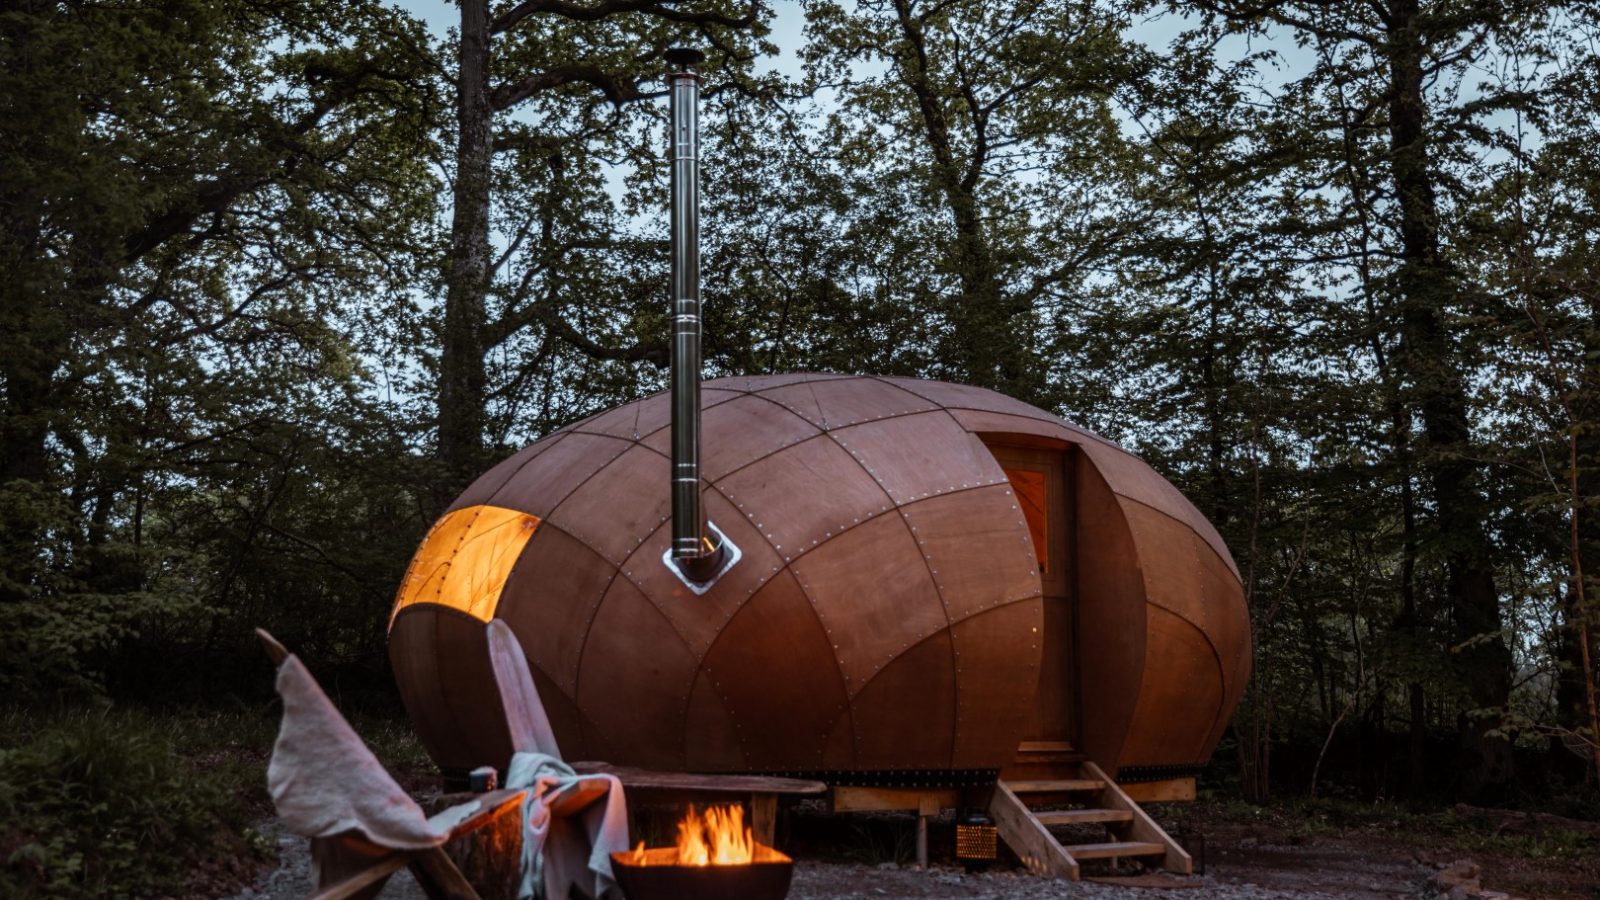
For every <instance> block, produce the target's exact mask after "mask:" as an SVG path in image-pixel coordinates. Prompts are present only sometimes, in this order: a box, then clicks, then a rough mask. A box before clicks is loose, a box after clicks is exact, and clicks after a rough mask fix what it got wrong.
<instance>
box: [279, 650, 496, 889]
mask: <svg viewBox="0 0 1600 900" xmlns="http://www.w3.org/2000/svg"><path fill="white" fill-rule="evenodd" d="M256 635H257V637H259V638H260V639H261V643H262V645H263V646H264V647H265V648H266V651H267V655H268V656H270V657H271V658H272V661H273V663H274V665H276V666H277V668H278V690H279V693H280V694H283V695H284V698H285V706H284V719H285V727H286V728H287V727H288V726H289V724H290V723H289V717H290V716H291V715H296V714H299V713H297V712H296V710H300V709H303V708H304V704H305V703H306V702H310V703H313V704H315V703H316V702H318V701H320V702H321V703H325V704H327V709H326V710H316V711H315V713H314V714H316V715H321V716H323V717H324V721H322V722H320V723H319V724H320V725H321V726H324V727H327V728H331V729H335V730H337V729H340V728H343V729H346V730H349V736H350V738H351V739H353V740H354V741H355V744H354V745H351V744H348V743H347V742H345V741H340V742H337V743H339V745H340V746H343V747H351V746H354V747H358V748H359V751H360V752H355V751H348V752H346V754H345V756H346V758H345V759H342V760H340V761H339V765H340V766H345V765H347V766H348V767H349V768H348V771H349V772H350V773H351V784H350V788H349V789H350V790H353V791H364V792H368V793H376V794H378V795H379V799H380V800H381V802H382V803H383V804H386V805H387V811H388V812H389V813H390V814H392V815H395V816H397V817H399V818H402V819H404V818H411V819H414V820H415V821H416V822H425V823H427V824H426V827H425V828H423V829H421V835H420V839H421V841H425V843H420V845H419V841H418V840H406V841H402V842H400V843H403V844H406V846H392V845H390V843H392V842H385V840H384V839H383V838H381V837H380V838H377V839H374V838H373V837H371V836H369V835H367V834H365V833H363V832H362V831H361V830H359V829H350V830H345V831H341V832H339V833H334V834H316V833H313V834H304V835H303V836H305V837H308V838H310V840H311V855H312V861H313V867H312V871H313V873H314V874H313V878H314V880H315V882H316V884H315V890H314V891H313V892H312V894H311V896H312V897H313V898H316V900H337V898H344V897H373V896H376V895H377V893H378V891H380V890H382V888H383V885H384V883H385V882H387V881H388V880H389V876H391V875H393V874H394V873H395V872H397V871H399V870H400V868H401V867H402V866H405V867H409V868H410V869H411V872H412V874H413V875H414V876H415V877H416V879H417V882H418V883H419V884H421V885H422V887H423V889H424V890H425V891H426V892H427V893H428V895H429V896H430V897H435V898H447V900H480V898H479V896H478V892H477V891H476V890H474V889H473V887H472V885H471V884H469V883H468V882H467V879H466V878H465V876H463V875H462V874H461V870H460V869H459V868H457V866H456V864H455V863H454V862H453V861H452V860H451V859H450V857H449V856H448V855H447V854H446V853H445V851H444V845H445V844H446V843H448V842H450V841H454V840H457V839H460V838H462V837H464V836H466V835H469V834H471V833H473V832H475V831H477V830H478V829H480V828H483V827H484V826H486V825H488V824H490V823H491V822H493V821H495V820H496V819H497V818H499V817H500V816H502V815H507V814H514V813H515V812H516V811H517V810H519V809H520V808H521V806H522V803H523V801H524V799H525V798H526V795H527V792H526V791H491V792H489V793H485V794H481V795H478V796H476V797H475V798H473V799H472V800H470V801H468V802H466V803H462V804H458V805H456V806H453V807H451V808H450V809H447V810H444V811H443V812H440V813H439V814H437V815H435V816H433V817H432V818H431V819H430V818H428V817H426V816H425V815H424V814H423V812H422V808H421V807H419V806H417V805H416V803H415V802H414V801H413V800H411V798H410V797H409V796H408V795H407V794H406V793H405V791H404V790H403V789H402V788H401V787H400V786H399V785H398V784H395V782H394V780H393V779H392V778H390V777H389V776H388V774H387V773H385V772H384V771H383V769H382V766H381V765H378V764H377V760H376V759H375V758H373V757H372V756H371V753H370V751H367V749H366V747H365V746H364V745H362V744H360V739H359V738H356V737H354V734H355V732H354V731H353V730H350V726H349V723H348V722H345V721H344V718H343V716H340V715H339V713H338V711H337V710H335V709H333V705H332V703H330V702H328V700H327V696H326V695H325V694H323V693H322V689H321V688H320V687H319V686H318V685H317V684H316V681H315V680H314V679H312V678H311V676H310V673H308V672H306V671H305V668H304V666H302V665H301V664H300V662H299V660H298V659H296V658H295V657H294V656H293V655H292V654H290V653H289V652H288V651H287V650H285V649H284V647H283V645H282V644H280V643H278V642H277V641H276V640H274V639H273V637H272V635H270V634H268V633H267V632H265V631H262V630H260V629H257V630H256ZM286 688H288V689H289V690H292V691H294V692H295V696H296V703H295V704H294V708H293V709H291V705H290V703H289V696H288V694H287V693H286ZM330 713H331V717H332V718H331V719H330V718H327V717H328V716H329V714H330ZM335 720H336V721H335ZM335 736H336V737H343V736H342V735H337V734H336V735H335ZM283 741H284V732H283V731H280V733H279V743H278V745H277V746H275V747H274V749H273V758H274V762H275V763H281V762H282V761H281V760H279V753H280V751H282V749H283ZM272 771H273V770H272V769H269V773H270V772H272ZM279 774H280V775H281V774H282V773H281V772H280V773H279ZM294 774H295V773H289V775H290V777H288V778H287V779H285V778H281V777H280V779H279V780H278V782H277V783H272V782H273V779H272V777H271V776H270V775H269V784H270V786H271V787H272V788H273V803H274V805H275V806H277V807H278V810H279V815H280V817H283V818H284V819H285V822H286V823H291V822H293V821H296V820H303V819H304V816H303V815H301V814H300V812H301V810H303V808H304V804H306V803H308V802H314V801H313V800H311V799H308V798H307V797H305V796H303V795H304V794H305V792H306V791H308V790H317V789H318V788H317V787H309V786H301V785H299V784H297V783H296V782H297V780H298V779H296V778H294V777H293V776H294ZM314 774H315V775H316V776H317V777H316V778H313V779H310V780H311V781H312V783H313V784H316V785H319V786H325V785H326V784H327V780H326V779H327V776H328V775H329V774H330V773H328V772H319V773H314ZM333 774H334V775H337V774H339V773H333ZM297 791H298V792H299V793H300V794H301V795H302V796H295V793H296V792H297ZM286 807H287V808H286ZM290 827H291V830H294V826H293V824H290Z"/></svg>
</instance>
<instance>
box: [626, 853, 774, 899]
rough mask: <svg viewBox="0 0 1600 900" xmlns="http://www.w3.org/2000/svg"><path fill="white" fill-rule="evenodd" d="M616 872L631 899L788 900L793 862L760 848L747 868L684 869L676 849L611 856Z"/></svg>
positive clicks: (686, 867) (688, 867)
mask: <svg viewBox="0 0 1600 900" xmlns="http://www.w3.org/2000/svg"><path fill="white" fill-rule="evenodd" d="M611 871H612V873H613V874H615V875H616V876H617V883H618V884H620V885H622V893H623V894H624V895H626V896H627V898H628V900H783V898H784V896H785V895H787V894H788V893H789V879H790V878H791V877H793V875H794V860H792V859H790V858H789V857H787V856H785V855H783V854H782V853H779V852H778V851H776V850H774V849H772V848H771V847H767V846H763V845H760V844H758V845H756V853H755V859H754V861H753V862H749V863H745V864H743V865H722V866H716V865H713V866H685V865H679V864H678V851H677V849H676V848H674V847H659V848H656V849H653V850H629V851H627V852H624V853H613V854H611Z"/></svg>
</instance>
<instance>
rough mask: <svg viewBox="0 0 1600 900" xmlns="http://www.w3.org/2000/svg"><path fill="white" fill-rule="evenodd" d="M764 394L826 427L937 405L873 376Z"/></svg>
mask: <svg viewBox="0 0 1600 900" xmlns="http://www.w3.org/2000/svg"><path fill="white" fill-rule="evenodd" d="M761 396H763V397H765V398H767V399H768V400H772V401H774V402H776V403H780V404H782V405H783V406H784V407H786V408H788V409H789V410H790V411H792V412H794V413H795V414H796V415H798V416H800V417H802V418H804V419H806V420H807V421H809V422H810V423H811V424H813V425H815V426H817V427H818V428H821V429H822V430H824V431H832V430H834V429H838V428H847V427H849V426H851V425H856V424H859V423H862V422H874V421H877V420H879V419H887V418H893V417H895V416H903V415H906V414H907V413H914V412H922V411H927V410H931V409H935V408H936V407H935V406H934V404H932V403H930V402H928V401H927V400H926V399H924V398H922V397H919V396H917V395H916V394H913V393H911V392H909V391H904V390H901V389H899V388H897V387H894V386H892V385H889V384H887V383H884V382H880V381H877V380H875V379H871V378H839V379H834V380H832V381H812V382H806V383H804V384H791V385H786V386H784V387H775V388H767V389H766V390H763V391H762V392H761Z"/></svg>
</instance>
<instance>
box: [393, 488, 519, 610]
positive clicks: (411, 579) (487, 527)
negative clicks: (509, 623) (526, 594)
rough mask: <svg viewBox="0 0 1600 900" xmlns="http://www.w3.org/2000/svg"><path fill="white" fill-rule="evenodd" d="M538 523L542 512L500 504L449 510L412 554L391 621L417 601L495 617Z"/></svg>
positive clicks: (397, 595) (396, 598) (401, 582)
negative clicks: (502, 590)
mask: <svg viewBox="0 0 1600 900" xmlns="http://www.w3.org/2000/svg"><path fill="white" fill-rule="evenodd" d="M538 527H539V517H538V516H534V515H530V514H528V513H525V512H519V511H517V510H514V509H505V508H502V507H499V506H467V507H463V508H461V509H458V510H454V511H452V512H448V513H445V515H444V516H443V517H441V518H440V519H439V521H437V522H435V523H433V527H432V528H430V529H429V530H428V536H427V537H425V538H423V539H422V545H421V546H419V547H418V548H417V552H416V555H415V556H413V557H411V565H410V566H408V567H407V568H406V576H405V578H403V579H402V580H401V581H400V591H399V593H398V594H396V595H395V601H394V612H393V613H391V614H390V616H389V624H390V626H391V627H392V626H393V625H394V617H395V616H397V615H399V614H400V610H402V609H405V608H406V607H407V606H410V605H412V604H413V603H436V604H439V605H441V606H448V607H450V608H451V609H457V610H460V611H461V612H464V613H466V614H467V615H469V616H472V617H473V618H475V619H478V620H479V621H482V622H487V621H489V620H490V619H492V618H494V611H495V607H496V606H498V605H499V603H500V591H501V589H502V588H504V587H505V583H506V578H507V577H509V576H510V575H511V568H512V567H513V566H515V565H516V563H517V557H518V556H520V555H521V554H522V548H523V547H524V546H526V545H527V543H528V539H529V538H532V537H533V533H534V531H535V530H537V529H538Z"/></svg>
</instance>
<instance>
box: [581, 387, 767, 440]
mask: <svg viewBox="0 0 1600 900" xmlns="http://www.w3.org/2000/svg"><path fill="white" fill-rule="evenodd" d="M742 394H743V392H742V391H726V390H717V389H715V388H710V387H704V386H702V387H701V389H700V408H701V409H703V410H705V409H711V408H712V407H714V406H717V405H719V404H723V403H726V402H728V401H729V400H732V399H734V398H735V397H739V396H741V395H742ZM670 424H672V408H671V406H670V405H669V403H668V397H667V392H666V391H659V392H657V393H654V394H651V395H650V396H648V397H645V398H643V399H641V400H635V401H634V402H632V403H625V404H623V405H622V406H617V407H613V408H611V409H608V410H604V411H602V412H598V413H595V414H594V415H592V416H590V417H589V418H587V419H582V420H579V421H577V422H574V423H572V424H571V425H568V426H566V427H565V428H562V429H561V430H560V431H557V432H556V434H565V433H568V432H582V433H585V434H603V435H606V436H608V437H616V438H622V439H623V440H627V441H639V440H642V439H643V438H645V437H647V436H649V435H651V434H653V433H655V432H656V431H658V430H660V429H662V428H666V427H667V426H668V425H670Z"/></svg>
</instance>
